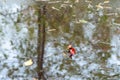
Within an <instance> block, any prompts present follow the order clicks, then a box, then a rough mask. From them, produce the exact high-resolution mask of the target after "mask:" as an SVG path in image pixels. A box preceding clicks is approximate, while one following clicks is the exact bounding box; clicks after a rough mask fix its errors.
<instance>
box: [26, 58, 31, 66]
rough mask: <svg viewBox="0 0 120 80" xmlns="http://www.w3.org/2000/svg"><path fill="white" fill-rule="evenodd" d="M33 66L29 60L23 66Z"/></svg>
mask: <svg viewBox="0 0 120 80" xmlns="http://www.w3.org/2000/svg"><path fill="white" fill-rule="evenodd" d="M32 64H33V61H32V59H29V60H28V61H26V62H24V65H25V66H31V65H32Z"/></svg>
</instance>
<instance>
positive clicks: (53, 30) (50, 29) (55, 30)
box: [48, 29, 56, 31]
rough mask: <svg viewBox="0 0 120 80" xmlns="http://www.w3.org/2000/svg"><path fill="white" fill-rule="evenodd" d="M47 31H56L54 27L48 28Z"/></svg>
mask: <svg viewBox="0 0 120 80" xmlns="http://www.w3.org/2000/svg"><path fill="white" fill-rule="evenodd" d="M48 31H56V29H49V30H48Z"/></svg>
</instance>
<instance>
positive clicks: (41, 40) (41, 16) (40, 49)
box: [37, 6, 46, 80]
mask: <svg viewBox="0 0 120 80" xmlns="http://www.w3.org/2000/svg"><path fill="white" fill-rule="evenodd" d="M45 14H46V11H45V6H43V7H42V9H39V10H38V43H37V53H38V60H37V63H38V67H37V71H38V79H39V80H41V79H43V80H46V79H45V77H44V73H43V58H44V57H43V56H44V44H45Z"/></svg>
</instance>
